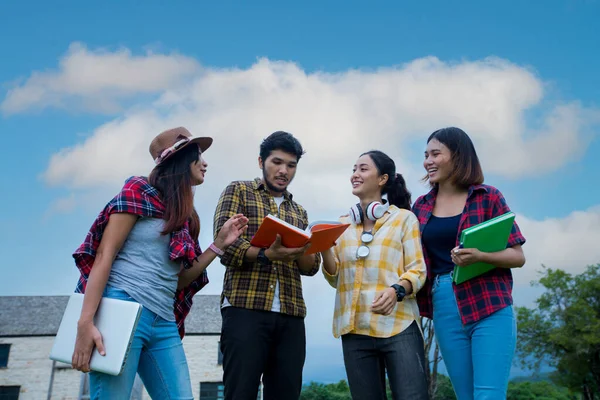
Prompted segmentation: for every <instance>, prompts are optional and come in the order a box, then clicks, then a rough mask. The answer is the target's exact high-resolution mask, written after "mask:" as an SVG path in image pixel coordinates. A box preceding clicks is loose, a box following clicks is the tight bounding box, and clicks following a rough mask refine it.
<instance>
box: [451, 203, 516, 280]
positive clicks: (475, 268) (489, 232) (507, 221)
mask: <svg viewBox="0 0 600 400" xmlns="http://www.w3.org/2000/svg"><path fill="white" fill-rule="evenodd" d="M514 220H515V214H514V213H513V212H507V213H506V214H502V215H500V216H498V217H496V218H492V219H490V220H487V221H485V222H482V223H481V224H477V225H474V226H472V227H470V228H467V229H465V230H464V231H462V233H461V234H460V243H461V246H462V247H463V248H465V249H472V248H476V249H478V250H480V251H485V252H488V253H491V252H495V251H500V250H504V249H506V245H507V243H508V237H509V236H510V231H511V230H512V227H513V222H514ZM494 268H495V267H494V266H493V265H491V264H486V263H482V262H478V263H475V264H471V265H469V266H466V267H459V266H457V265H455V266H454V274H453V276H454V283H456V284H458V283H463V282H464V281H466V280H469V279H471V278H474V277H476V276H478V275H481V274H484V273H486V272H488V271H490V270H492V269H494Z"/></svg>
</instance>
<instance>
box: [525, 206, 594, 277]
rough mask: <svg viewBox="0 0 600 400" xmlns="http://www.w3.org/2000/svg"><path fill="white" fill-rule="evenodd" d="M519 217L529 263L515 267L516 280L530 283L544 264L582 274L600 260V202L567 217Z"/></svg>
mask: <svg viewBox="0 0 600 400" xmlns="http://www.w3.org/2000/svg"><path fill="white" fill-rule="evenodd" d="M517 218H518V222H519V226H520V227H521V230H522V232H523V235H525V238H526V239H527V243H525V244H524V245H523V251H524V252H525V257H526V259H527V263H526V265H525V266H524V267H523V268H521V269H518V270H515V274H514V275H515V280H518V281H519V282H521V283H526V284H529V281H531V280H533V279H538V278H539V275H538V274H537V271H540V270H541V269H542V264H544V265H545V266H546V267H548V268H560V269H564V270H565V271H568V272H570V273H573V274H578V273H581V272H583V270H584V269H585V268H586V267H587V266H588V265H592V264H598V263H600V245H599V243H600V205H598V206H595V207H592V208H590V209H588V210H585V211H573V212H572V213H571V214H569V215H567V216H565V217H564V218H546V219H544V220H541V221H537V220H533V219H531V218H527V217H525V216H518V217H517Z"/></svg>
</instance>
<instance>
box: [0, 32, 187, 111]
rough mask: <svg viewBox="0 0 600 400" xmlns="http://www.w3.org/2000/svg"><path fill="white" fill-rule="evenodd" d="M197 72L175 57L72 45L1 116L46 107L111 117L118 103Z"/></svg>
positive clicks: (11, 95) (9, 99) (11, 96)
mask: <svg viewBox="0 0 600 400" xmlns="http://www.w3.org/2000/svg"><path fill="white" fill-rule="evenodd" d="M198 70H199V64H198V63H197V62H196V61H195V60H194V59H192V58H189V57H185V56H181V55H177V54H170V55H164V54H154V53H152V52H147V53H146V54H145V55H141V56H138V55H133V54H132V53H131V51H129V50H128V49H119V50H117V51H114V52H110V51H107V50H102V49H100V50H95V51H90V50H88V49H87V48H86V47H85V46H84V45H83V44H81V43H73V44H71V46H70V47H69V50H68V51H67V53H66V54H65V55H64V56H63V57H62V58H61V59H60V61H59V67H58V70H55V71H47V72H46V71H45V72H39V71H36V72H33V73H32V74H31V76H30V77H29V78H28V79H27V80H26V81H25V82H24V83H23V84H22V85H20V86H16V87H14V88H12V89H10V90H9V91H8V93H7V95H6V98H5V99H4V101H3V102H2V104H1V105H0V109H1V110H2V112H4V113H5V114H13V113H18V112H23V111H26V110H28V109H32V108H35V109H41V108H46V107H59V108H67V107H68V108H72V109H82V108H83V109H88V110H94V111H101V112H115V111H117V110H119V108H120V106H119V102H118V100H119V99H122V98H127V97H129V96H133V95H136V94H149V93H157V92H162V91H163V90H166V89H168V88H170V87H173V86H174V85H177V84H179V83H181V82H182V79H184V78H186V77H190V76H191V75H192V74H194V73H197V72H198Z"/></svg>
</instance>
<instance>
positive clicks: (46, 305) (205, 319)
mask: <svg viewBox="0 0 600 400" xmlns="http://www.w3.org/2000/svg"><path fill="white" fill-rule="evenodd" d="M67 301H68V296H0V399H2V400H13V399H19V400H28V399H32V400H45V399H48V400H50V399H57V400H58V399H60V400H63V399H64V400H66V399H73V400H78V399H87V398H89V390H88V375H87V374H83V373H80V372H79V371H76V370H73V369H72V368H71V366H70V365H67V364H63V363H59V362H54V361H52V360H50V359H49V354H50V350H51V348H52V344H53V341H54V335H56V332H57V331H58V327H59V325H60V321H61V318H62V314H63V310H64V309H65V307H66V305H67ZM220 331H221V313H220V312H219V296H216V295H197V296H195V297H194V305H193V307H192V310H191V312H190V314H189V316H188V317H187V319H186V336H185V337H184V339H183V344H184V348H185V353H186V355H187V359H188V364H189V369H190V376H191V379H192V389H193V392H194V398H195V399H200V400H218V399H222V398H223V385H222V377H223V368H222V365H221V364H222V356H221V352H220V351H219V334H220ZM149 398H150V397H149V396H148V394H147V392H146V391H145V390H144V388H143V385H142V384H141V381H139V379H138V380H136V386H135V388H134V392H133V394H132V399H149ZM259 398H260V394H259Z"/></svg>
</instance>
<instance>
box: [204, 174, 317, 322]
mask: <svg viewBox="0 0 600 400" xmlns="http://www.w3.org/2000/svg"><path fill="white" fill-rule="evenodd" d="M283 196H284V200H283V202H282V203H281V205H280V206H279V209H278V208H277V204H275V200H273V196H272V195H271V194H270V193H269V191H268V189H267V188H266V186H265V185H264V184H263V183H262V181H261V179H260V178H256V179H255V180H253V181H235V182H232V183H230V184H229V185H228V186H227V187H226V188H225V190H224V191H223V193H222V194H221V197H220V198H219V203H218V205H217V209H216V211H215V216H214V225H213V231H214V237H215V238H216V237H217V234H218V233H219V231H220V230H221V227H222V226H223V224H225V222H227V220H228V219H229V218H231V216H233V215H235V214H238V213H241V214H244V215H245V216H246V217H247V218H248V229H247V230H246V232H244V233H243V234H242V235H241V236H240V237H239V238H238V239H237V240H236V241H235V242H233V244H232V245H231V246H229V247H228V248H227V250H226V251H225V254H223V256H222V257H221V264H223V265H225V266H226V267H227V269H226V270H225V278H224V281H223V293H222V295H221V302H222V301H223V299H224V298H227V301H229V303H230V304H231V305H232V306H234V307H241V308H248V309H252V310H263V311H270V310H271V307H272V306H273V298H274V295H275V287H276V284H277V281H278V280H279V301H280V303H281V310H280V311H281V313H282V314H288V315H292V316H296V317H305V316H306V305H305V303H304V297H303V295H302V280H301V278H300V275H309V276H312V275H315V274H316V273H317V272H319V265H320V264H321V256H320V255H316V256H315V264H314V266H313V268H312V270H311V271H309V272H308V273H305V272H303V271H302V270H300V268H298V265H297V264H296V262H295V261H293V262H282V261H273V262H272V265H262V264H259V263H258V262H249V261H245V260H244V256H245V255H246V251H247V250H248V249H249V248H250V247H251V246H250V240H251V239H252V237H253V236H254V235H255V234H256V231H257V230H258V227H259V226H260V224H261V223H262V221H263V219H264V217H266V216H267V215H268V214H273V215H276V216H278V217H279V218H281V219H283V220H284V221H286V222H288V223H290V224H292V225H294V226H297V227H298V228H300V229H306V227H307V226H308V216H307V213H306V210H305V209H304V208H303V207H302V206H301V205H300V204H298V203H296V202H295V201H293V200H292V195H291V194H290V193H289V192H288V191H285V192H284V193H283Z"/></svg>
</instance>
